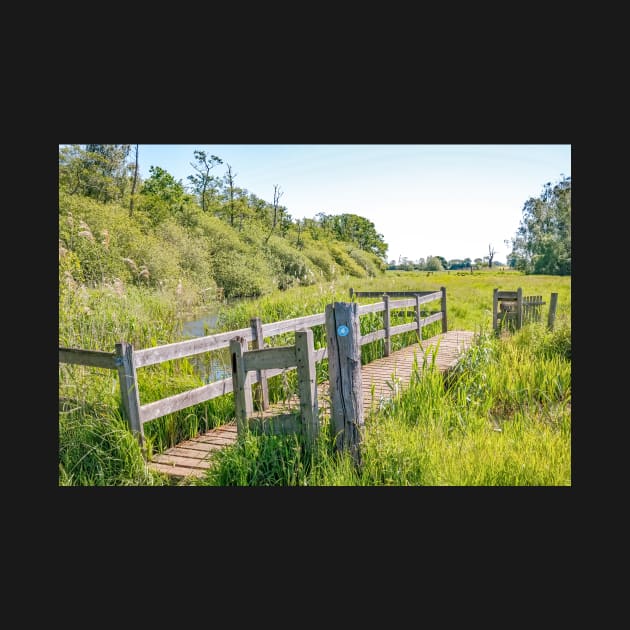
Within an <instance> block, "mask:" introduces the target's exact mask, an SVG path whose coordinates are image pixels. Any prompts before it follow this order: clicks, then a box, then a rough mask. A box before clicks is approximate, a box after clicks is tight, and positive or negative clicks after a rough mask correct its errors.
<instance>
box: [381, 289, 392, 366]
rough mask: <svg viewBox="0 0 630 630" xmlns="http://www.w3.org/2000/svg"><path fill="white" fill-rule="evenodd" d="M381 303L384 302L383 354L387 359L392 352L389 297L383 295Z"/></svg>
mask: <svg viewBox="0 0 630 630" xmlns="http://www.w3.org/2000/svg"><path fill="white" fill-rule="evenodd" d="M383 302H385V310H384V311H383V328H384V329H385V339H383V342H384V350H383V353H384V355H385V356H386V357H388V356H389V355H390V353H391V351H392V340H391V337H390V336H389V335H390V328H391V325H390V310H389V295H387V293H383Z"/></svg>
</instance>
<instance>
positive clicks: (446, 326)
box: [440, 287, 448, 333]
mask: <svg viewBox="0 0 630 630" xmlns="http://www.w3.org/2000/svg"><path fill="white" fill-rule="evenodd" d="M440 290H441V291H442V332H443V333H445V332H447V330H448V323H447V321H446V287H441V288H440Z"/></svg>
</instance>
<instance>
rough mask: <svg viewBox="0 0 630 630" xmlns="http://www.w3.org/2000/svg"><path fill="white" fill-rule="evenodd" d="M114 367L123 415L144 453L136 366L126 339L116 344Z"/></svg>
mask: <svg viewBox="0 0 630 630" xmlns="http://www.w3.org/2000/svg"><path fill="white" fill-rule="evenodd" d="M116 368H117V370H118V380H119V381H120V396H121V398H122V404H123V409H124V410H125V415H126V416H127V423H128V424H129V428H130V429H131V432H132V433H133V434H134V435H135V436H136V437H137V439H138V441H139V442H140V446H141V448H142V451H143V453H144V452H145V444H144V429H143V426H142V421H141V419H140V395H139V394H138V379H137V376H136V366H135V364H134V361H133V346H132V345H131V344H130V343H127V342H126V341H121V342H120V343H117V344H116Z"/></svg>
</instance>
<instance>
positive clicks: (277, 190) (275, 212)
mask: <svg viewBox="0 0 630 630" xmlns="http://www.w3.org/2000/svg"><path fill="white" fill-rule="evenodd" d="M283 194H284V193H283V192H280V186H278V184H274V185H273V215H272V216H273V218H272V223H271V230H270V231H269V234H267V238H266V239H265V243H268V242H269V239H270V238H271V235H272V234H273V231H274V230H275V229H276V225H277V224H278V201H280V197H281V196H282V195H283Z"/></svg>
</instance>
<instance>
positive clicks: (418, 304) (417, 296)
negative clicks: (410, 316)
mask: <svg viewBox="0 0 630 630" xmlns="http://www.w3.org/2000/svg"><path fill="white" fill-rule="evenodd" d="M421 319H422V318H421V317H420V296H419V295H416V324H417V325H418V341H421V340H422V323H421Z"/></svg>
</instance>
